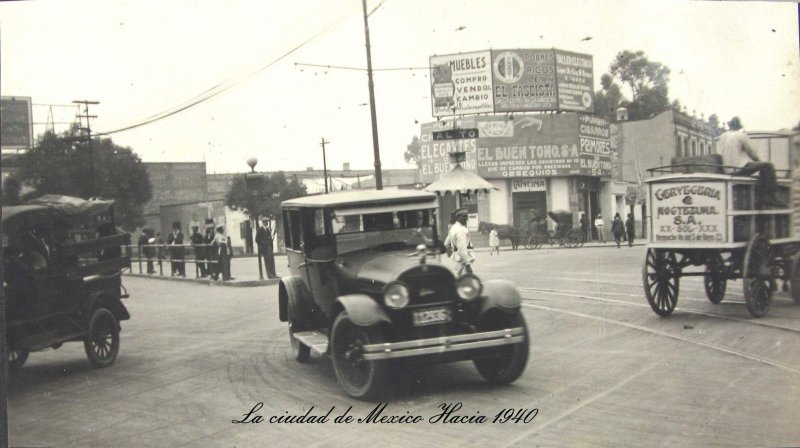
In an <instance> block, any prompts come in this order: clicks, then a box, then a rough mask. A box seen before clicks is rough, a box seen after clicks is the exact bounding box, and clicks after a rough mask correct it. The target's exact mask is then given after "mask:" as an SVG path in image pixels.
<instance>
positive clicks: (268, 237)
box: [256, 216, 278, 278]
mask: <svg viewBox="0 0 800 448" xmlns="http://www.w3.org/2000/svg"><path fill="white" fill-rule="evenodd" d="M273 237H274V235H273V234H272V223H271V222H270V219H269V218H267V217H266V216H265V217H263V218H261V225H259V226H258V229H256V244H257V245H258V256H259V257H262V258H263V261H264V270H265V271H267V278H277V277H278V275H277V274H276V273H275V257H274V256H273V253H272V240H273Z"/></svg>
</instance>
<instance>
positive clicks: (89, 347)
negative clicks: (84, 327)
mask: <svg viewBox="0 0 800 448" xmlns="http://www.w3.org/2000/svg"><path fill="white" fill-rule="evenodd" d="M83 348H84V349H85V350H86V356H88V357H89V361H91V363H92V364H94V366H95V367H100V368H102V367H108V366H110V365H111V364H114V361H116V360H117V353H118V352H119V322H117V318H116V317H114V313H112V312H111V311H109V310H108V309H107V308H97V309H95V310H94V312H93V313H92V317H91V319H90V320H89V333H88V334H87V335H86V337H85V338H84V340H83Z"/></svg>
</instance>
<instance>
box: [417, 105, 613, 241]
mask: <svg viewBox="0 0 800 448" xmlns="http://www.w3.org/2000/svg"><path fill="white" fill-rule="evenodd" d="M454 122H455V123H454ZM444 130H454V131H461V130H470V132H469V135H472V136H476V138H464V139H452V140H444V139H442V140H435V139H434V132H436V131H444ZM473 131H476V132H473ZM457 133H458V134H459V135H466V133H464V132H457ZM439 135H441V133H437V136H439ZM421 143H422V147H421V150H420V179H421V181H422V182H433V181H434V180H436V179H437V178H438V177H439V176H440V175H442V174H444V173H447V172H449V170H451V169H452V164H451V163H450V161H449V157H448V156H449V154H450V153H452V152H456V151H464V152H465V153H466V160H465V162H464V163H462V166H463V168H464V169H465V170H470V171H473V172H475V173H476V174H478V175H479V176H481V177H483V178H484V179H486V180H488V181H489V182H490V183H491V184H492V185H493V186H494V187H495V188H496V189H497V190H496V191H493V192H492V193H491V194H489V195H481V196H479V197H478V200H477V213H478V216H479V219H480V220H481V221H487V222H492V223H495V224H511V225H513V226H515V227H517V228H519V229H527V226H528V223H529V222H530V221H531V219H532V218H533V216H534V215H536V216H538V217H539V218H540V219H541V218H543V217H545V216H547V212H549V211H553V210H570V211H572V212H573V225H574V226H578V225H579V224H578V222H579V219H580V215H581V213H587V214H590V215H591V216H595V215H596V214H597V213H599V212H600V211H601V210H608V211H610V210H611V209H612V208H613V206H612V199H611V194H610V193H611V186H610V184H611V182H610V179H611V150H610V143H609V126H608V122H606V121H605V120H604V119H602V118H599V117H596V116H594V115H590V114H579V113H562V114H536V115H533V114H526V115H517V116H511V115H509V116H505V115H487V116H470V117H464V118H457V119H455V120H454V119H444V120H440V121H437V122H433V123H425V124H423V125H422V126H421ZM471 205H472V206H473V207H475V205H474V204H471ZM611 216H613V214H612V215H611ZM609 218H610V217H606V219H609ZM609 224H610V221H609ZM549 225H550V226H553V223H552V222H549Z"/></svg>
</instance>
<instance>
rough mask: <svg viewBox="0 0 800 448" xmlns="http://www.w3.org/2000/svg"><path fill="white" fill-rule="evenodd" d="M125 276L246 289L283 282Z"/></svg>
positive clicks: (131, 273) (139, 275)
mask: <svg viewBox="0 0 800 448" xmlns="http://www.w3.org/2000/svg"><path fill="white" fill-rule="evenodd" d="M123 275H125V276H126V277H138V278H146V279H152V280H162V281H169V282H184V283H196V284H201V285H208V286H228V287H245V288H247V287H253V286H269V285H276V284H278V282H280V281H281V279H280V278H269V279H264V280H233V281H227V282H224V281H222V280H210V279H207V278H185V277H164V276H161V275H150V274H136V273H133V272H127V273H125V274H123Z"/></svg>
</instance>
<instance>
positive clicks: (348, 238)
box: [331, 210, 436, 254]
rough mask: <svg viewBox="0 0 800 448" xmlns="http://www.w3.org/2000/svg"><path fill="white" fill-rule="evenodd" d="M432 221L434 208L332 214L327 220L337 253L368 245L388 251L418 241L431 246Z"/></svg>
mask: <svg viewBox="0 0 800 448" xmlns="http://www.w3.org/2000/svg"><path fill="white" fill-rule="evenodd" d="M435 222H436V218H435V211H434V210H405V211H397V212H381V213H358V214H345V213H334V214H333V219H332V220H331V224H332V230H333V234H334V236H335V238H336V252H337V253H339V254H344V253H348V252H354V251H358V250H364V249H370V248H374V249H378V250H392V249H402V248H405V247H416V246H418V245H420V244H425V245H427V246H433V245H434V244H435V241H434V231H433V229H434V226H435Z"/></svg>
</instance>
